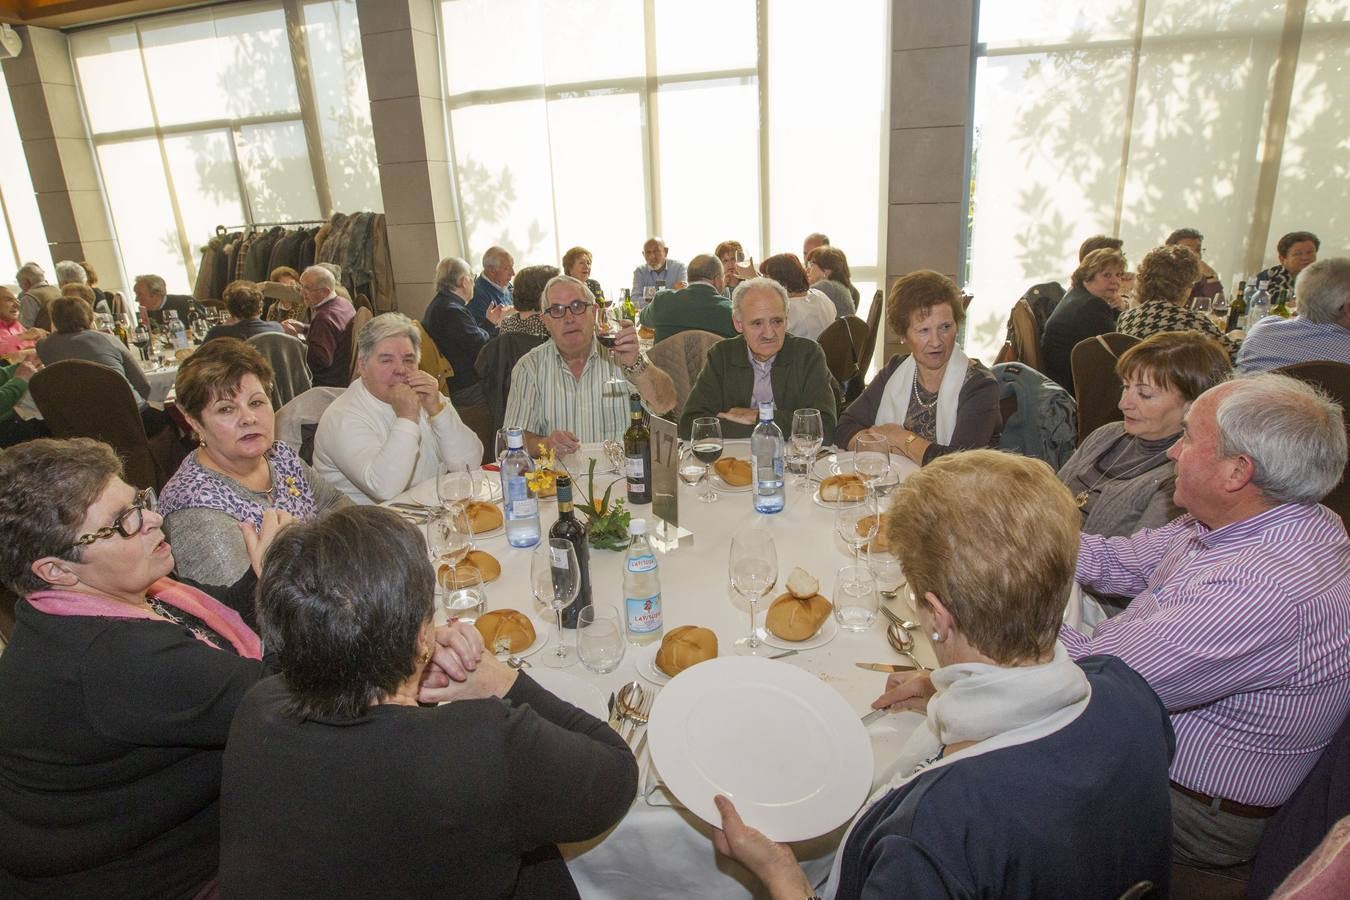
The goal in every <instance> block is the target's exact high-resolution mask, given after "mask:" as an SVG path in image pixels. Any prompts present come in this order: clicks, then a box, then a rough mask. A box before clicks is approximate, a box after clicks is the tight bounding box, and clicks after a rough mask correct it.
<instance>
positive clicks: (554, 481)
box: [525, 447, 562, 497]
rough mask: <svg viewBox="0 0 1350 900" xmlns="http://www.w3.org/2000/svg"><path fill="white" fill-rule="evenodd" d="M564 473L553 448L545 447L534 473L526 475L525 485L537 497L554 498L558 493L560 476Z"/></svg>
mask: <svg viewBox="0 0 1350 900" xmlns="http://www.w3.org/2000/svg"><path fill="white" fill-rule="evenodd" d="M561 474H562V472H561V471H560V470H559V468H558V461H557V459H556V458H555V456H554V454H553V448H552V447H545V448H544V450H543V451H542V452H541V453H540V454H539V458H538V459H536V460H535V461H534V471H533V472H529V473H526V475H525V483H526V484H527V485H529V487H530V490H531V491H533V492H534V495H535V496H536V497H552V496H555V495H556V494H557V493H558V476H559V475H561Z"/></svg>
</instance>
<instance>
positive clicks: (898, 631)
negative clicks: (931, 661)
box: [886, 622, 933, 672]
mask: <svg viewBox="0 0 1350 900" xmlns="http://www.w3.org/2000/svg"><path fill="white" fill-rule="evenodd" d="M886 643H888V644H890V645H891V649H892V650H894V651H895V652H896V653H899V654H900V655H901V656H908V657H909V660H910V662H912V663H914V665H916V666H918V667H919V669H920V671H923V672H931V671H933V670H932V669H930V668H928V667H927V666H925V665H924V664H923V663H921V662H919V659H918V657H916V656H915V655H914V636H913V635H912V634H910V633H909V632H908V631H906V630H905V629H903V628H901V627H900V624H899V623H898V622H892V623H891V624H890V625H888V626H886Z"/></svg>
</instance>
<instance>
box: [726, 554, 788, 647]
mask: <svg viewBox="0 0 1350 900" xmlns="http://www.w3.org/2000/svg"><path fill="white" fill-rule="evenodd" d="M728 568H729V569H730V574H731V586H732V587H733V588H734V589H735V590H736V593H738V594H740V595H741V596H742V597H744V598H745V599H746V600H747V601H748V602H749V603H750V634H749V635H748V636H747V637H743V638H741V639H740V640H738V641H736V652H737V653H740V654H741V655H743V656H764V655H766V654H767V653H769V652H771V651H772V649H773V648H771V647H769V645H768V644H766V643H764V642H763V641H761V640H760V639H759V629H758V627H757V626H756V625H755V604H756V603H758V602H759V601H760V600H761V599H763V598H766V597H768V596H769V592H770V591H772V590H773V588H774V585H776V584H777V583H778V549H777V548H776V547H775V546H774V543H773V535H771V534H769V532H767V531H765V530H764V529H762V528H751V529H750V530H748V531H746V532H744V533H742V534H738V535H736V537H734V538H732V540H731V558H730V560H729V562H728Z"/></svg>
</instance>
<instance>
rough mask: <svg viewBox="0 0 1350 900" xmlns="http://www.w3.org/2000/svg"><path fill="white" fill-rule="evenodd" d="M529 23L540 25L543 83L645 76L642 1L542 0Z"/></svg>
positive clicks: (566, 82) (571, 82)
mask: <svg viewBox="0 0 1350 900" xmlns="http://www.w3.org/2000/svg"><path fill="white" fill-rule="evenodd" d="M531 21H542V22H543V32H544V41H543V44H544V72H545V78H546V79H547V82H548V84H573V83H576V82H579V81H599V80H601V79H608V78H635V77H638V76H641V75H644V74H645V73H646V68H647V64H646V61H645V59H646V56H645V53H646V50H645V47H646V44H645V38H644V37H643V31H642V4H641V3H634V2H632V0H568V2H566V3H551V2H548V0H544V2H541V3H539V4H538V5H537V6H536V7H535V10H534V14H533V16H532V17H531ZM516 26H517V27H519V23H516Z"/></svg>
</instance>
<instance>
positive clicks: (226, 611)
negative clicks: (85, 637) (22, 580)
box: [26, 578, 262, 659]
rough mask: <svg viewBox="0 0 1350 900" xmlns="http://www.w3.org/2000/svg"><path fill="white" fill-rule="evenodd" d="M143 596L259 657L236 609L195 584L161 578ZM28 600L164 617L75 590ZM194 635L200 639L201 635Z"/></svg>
mask: <svg viewBox="0 0 1350 900" xmlns="http://www.w3.org/2000/svg"><path fill="white" fill-rule="evenodd" d="M147 596H151V597H154V598H155V599H157V600H159V601H160V602H161V603H167V604H168V605H169V606H173V607H177V608H178V609H180V610H182V611H183V612H185V613H190V614H191V615H194V616H196V617H197V618H198V619H201V620H202V621H203V622H205V623H206V624H207V625H208V626H209V627H210V628H211V630H212V631H214V632H215V633H216V634H218V635H220V636H221V637H223V638H225V639H226V640H228V641H229V642H230V643H231V644H233V645H234V649H236V650H238V651H239V655H240V656H243V657H246V658H248V659H262V641H260V640H258V635H256V634H255V633H254V632H253V629H252V628H249V627H248V626H247V625H245V624H244V620H243V619H241V618H240V617H239V613H237V612H235V611H234V610H232V609H230V608H229V607H228V606H226V605H225V604H223V603H221V602H220V601H219V600H216V599H215V598H214V597H210V596H208V595H206V594H204V593H202V592H201V591H199V590H197V589H196V588H191V587H188V586H187V585H185V584H179V583H178V582H176V581H174V580H173V579H171V578H161V579H159V580H158V581H156V582H155V583H154V584H152V585H150V590H149V591H148V592H147ZM26 599H27V600H28V604H29V605H30V606H32V607H33V608H34V609H36V610H37V611H38V612H43V613H46V614H47V615H50V616H102V617H103V618H107V619H156V620H158V621H164V620H163V619H161V618H160V617H159V616H157V615H155V614H154V613H152V612H150V611H149V610H145V609H141V608H139V607H136V606H130V605H128V604H126V603H122V602H121V601H119V600H110V599H108V598H107V597H96V596H94V595H93V594H81V593H79V592H77V591H62V590H46V591H37V592H35V593H32V594H29V595H28V597H27V598H26ZM194 636H195V637H197V639H198V640H199V641H202V643H206V640H205V638H202V637H201V636H200V635H196V634H195V633H194Z"/></svg>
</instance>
